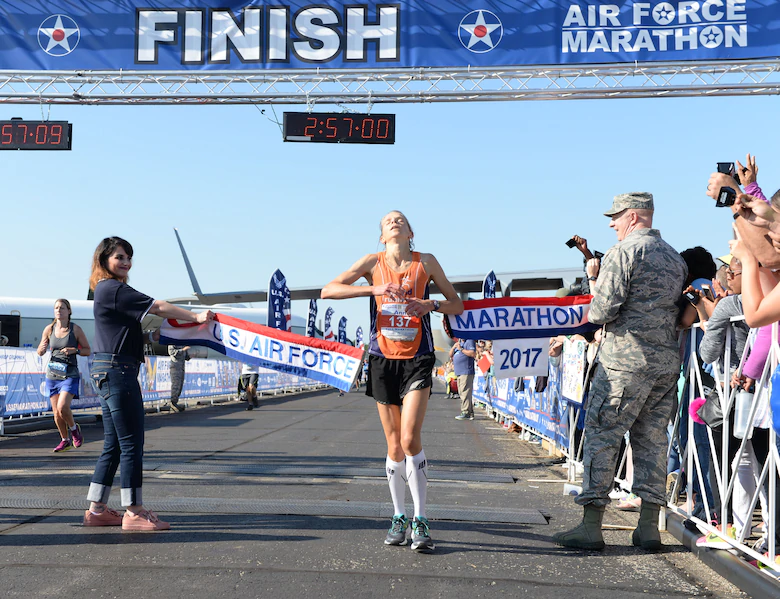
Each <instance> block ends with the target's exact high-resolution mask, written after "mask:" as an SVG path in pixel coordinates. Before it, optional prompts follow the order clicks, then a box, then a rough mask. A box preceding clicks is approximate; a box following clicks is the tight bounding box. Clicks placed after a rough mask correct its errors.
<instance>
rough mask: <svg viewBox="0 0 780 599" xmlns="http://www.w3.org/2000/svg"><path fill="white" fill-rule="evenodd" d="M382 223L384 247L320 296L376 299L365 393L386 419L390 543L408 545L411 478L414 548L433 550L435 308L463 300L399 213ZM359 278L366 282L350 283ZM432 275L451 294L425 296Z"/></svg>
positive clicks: (451, 308) (452, 307)
mask: <svg viewBox="0 0 780 599" xmlns="http://www.w3.org/2000/svg"><path fill="white" fill-rule="evenodd" d="M380 230H381V235H380V238H379V241H380V243H383V244H384V245H385V251H384V252H379V253H376V254H367V255H366V256H363V257H362V258H361V259H360V260H358V261H357V262H355V264H353V265H352V266H351V267H350V268H349V269H348V270H346V271H345V272H343V273H341V274H340V275H339V276H338V277H336V278H335V279H334V280H333V281H331V282H330V283H328V284H327V285H326V286H325V287H324V288H323V289H322V299H348V298H353V297H366V296H368V297H370V298H371V308H370V310H371V334H370V340H369V349H368V353H369V357H368V380H367V382H366V395H368V396H369V397H373V398H374V399H375V400H376V402H377V408H378V410H379V417H380V419H381V421H382V428H383V429H384V433H385V439H386V441H387V460H386V470H387V480H388V482H389V484H390V495H391V497H392V499H393V507H394V510H395V515H394V516H393V520H392V523H391V526H390V530H389V531H388V533H387V537H386V538H385V544H386V545H405V544H406V530H407V527H408V526H409V520H408V518H407V517H406V508H405V493H406V483H407V482H408V483H409V489H410V491H411V493H412V500H413V501H414V519H413V521H412V539H411V540H412V543H411V546H412V549H413V550H414V551H417V552H423V553H430V552H432V551H433V550H434V548H435V546H434V543H433V540H432V539H431V536H430V528H429V525H428V520H427V518H426V515H425V504H426V493H427V484H428V471H427V461H426V458H425V452H424V451H423V446H422V425H423V420H424V419H425V411H426V408H427V407H428V398H429V397H430V394H431V380H432V377H431V373H432V371H433V366H434V364H435V357H434V353H433V352H434V346H433V335H432V333H431V319H430V312H433V311H438V312H442V313H444V314H461V313H462V312H463V302H462V301H461V300H460V298H459V297H458V295H457V293H456V292H455V289H454V288H453V286H452V284H451V283H450V282H449V280H448V279H447V277H446V276H445V274H444V271H443V270H442V268H441V266H440V265H439V263H438V261H437V260H436V258H435V257H434V256H433V255H432V254H422V253H419V252H415V251H413V247H414V246H413V243H412V239H413V237H414V232H413V231H412V227H411V225H410V224H409V221H408V220H407V219H406V217H405V216H404V215H403V214H402V213H401V212H397V211H393V212H390V213H388V214H387V215H386V216H385V217H384V218H382V220H381V222H380ZM361 278H365V279H366V280H367V281H368V285H369V286H367V287H366V286H353V283H355V282H356V281H357V280H358V279H361ZM431 280H432V281H433V282H434V283H436V286H437V287H438V289H439V290H440V291H441V293H443V294H444V297H446V298H447V299H446V300H444V301H442V302H439V301H437V300H431V299H429V298H428V284H429V282H430V281H431ZM402 406H403V409H402ZM404 474H405V475H406V478H404Z"/></svg>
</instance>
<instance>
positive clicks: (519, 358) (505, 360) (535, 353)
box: [493, 339, 550, 380]
mask: <svg viewBox="0 0 780 599" xmlns="http://www.w3.org/2000/svg"><path fill="white" fill-rule="evenodd" d="M549 349H550V340H549V339H497V340H496V341H494V342H493V373H494V375H495V377H496V378H497V379H499V380H500V379H508V378H516V377H518V376H547V367H548V359H549V353H548V351H549Z"/></svg>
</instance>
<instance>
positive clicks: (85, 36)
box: [0, 0, 780, 71]
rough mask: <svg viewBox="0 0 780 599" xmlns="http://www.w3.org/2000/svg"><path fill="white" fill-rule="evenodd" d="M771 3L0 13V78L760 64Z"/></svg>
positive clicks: (255, 6) (117, 6)
mask: <svg viewBox="0 0 780 599" xmlns="http://www.w3.org/2000/svg"><path fill="white" fill-rule="evenodd" d="M779 26H780V2H778V0H761V1H759V0H706V1H701V2H666V1H658V0H652V1H649V0H612V1H610V2H581V1H574V0H569V1H564V2H535V3H534V2H505V1H503V0H480V1H479V2H452V1H450V0H426V1H425V2H417V1H415V0H397V1H396V2H376V1H374V2H360V1H353V0H350V1H346V0H341V1H338V0H318V1H314V0H266V1H263V0H177V2H170V1H168V0H122V2H117V0H40V1H37V2H3V3H0V70H17V69H18V70H59V71H82V70H97V71H107V70H108V71H111V70H116V71H119V70H128V71H171V70H173V71H202V70H208V69H212V70H229V71H236V70H258V69H314V68H338V69H366V68H373V67H376V68H383V69H386V68H398V67H405V68H418V67H462V68H466V67H472V68H479V67H497V66H507V65H518V66H526V65H557V64H593V63H602V64H605V63H630V64H635V63H642V62H656V61H675V62H677V61H692V60H698V61H702V60H708V61H709V60H713V61H714V60H723V59H730V60H732V59H737V60H744V59H751V58H771V57H776V56H778V55H780V39H779V38H778V36H777V35H776V31H777V29H778V27H779Z"/></svg>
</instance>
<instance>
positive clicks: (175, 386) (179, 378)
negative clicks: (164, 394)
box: [171, 360, 184, 403]
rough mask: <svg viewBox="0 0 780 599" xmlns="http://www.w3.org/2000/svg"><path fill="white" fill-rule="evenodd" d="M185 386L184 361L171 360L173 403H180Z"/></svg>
mask: <svg viewBox="0 0 780 599" xmlns="http://www.w3.org/2000/svg"><path fill="white" fill-rule="evenodd" d="M183 386H184V360H179V361H178V362H176V361H174V360H171V403H176V402H177V401H179V396H180V395H181V389H182V387H183Z"/></svg>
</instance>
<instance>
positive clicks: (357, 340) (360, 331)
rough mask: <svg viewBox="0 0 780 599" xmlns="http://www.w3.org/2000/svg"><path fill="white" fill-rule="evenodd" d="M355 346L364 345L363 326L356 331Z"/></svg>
mask: <svg viewBox="0 0 780 599" xmlns="http://www.w3.org/2000/svg"><path fill="white" fill-rule="evenodd" d="M355 347H363V327H358V328H357V330H356V331H355Z"/></svg>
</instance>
